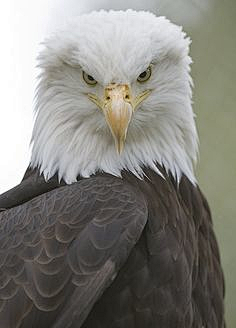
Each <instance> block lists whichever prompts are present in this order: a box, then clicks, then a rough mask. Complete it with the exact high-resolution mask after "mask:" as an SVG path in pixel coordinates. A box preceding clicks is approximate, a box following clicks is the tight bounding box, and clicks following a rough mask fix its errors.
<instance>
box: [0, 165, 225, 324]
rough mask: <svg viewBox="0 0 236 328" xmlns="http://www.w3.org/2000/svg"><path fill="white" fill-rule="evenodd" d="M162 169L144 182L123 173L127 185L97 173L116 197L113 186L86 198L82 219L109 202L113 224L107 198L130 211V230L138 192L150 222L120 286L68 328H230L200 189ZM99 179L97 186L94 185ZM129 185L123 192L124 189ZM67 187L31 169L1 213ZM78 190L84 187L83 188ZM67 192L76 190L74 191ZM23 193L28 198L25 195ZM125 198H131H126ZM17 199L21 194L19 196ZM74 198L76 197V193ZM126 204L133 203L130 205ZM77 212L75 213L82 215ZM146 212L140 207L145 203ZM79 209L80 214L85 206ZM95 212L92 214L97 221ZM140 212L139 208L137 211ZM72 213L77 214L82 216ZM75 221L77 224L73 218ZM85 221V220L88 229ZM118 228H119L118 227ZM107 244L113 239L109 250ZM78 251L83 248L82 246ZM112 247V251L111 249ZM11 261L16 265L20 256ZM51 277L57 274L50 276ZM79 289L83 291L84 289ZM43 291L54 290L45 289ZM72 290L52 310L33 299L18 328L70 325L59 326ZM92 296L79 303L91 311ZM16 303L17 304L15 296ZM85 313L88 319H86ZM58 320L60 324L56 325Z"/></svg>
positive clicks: (1, 201) (69, 286)
mask: <svg viewBox="0 0 236 328" xmlns="http://www.w3.org/2000/svg"><path fill="white" fill-rule="evenodd" d="M159 169H160V170H161V171H162V174H163V177H161V176H160V175H158V174H157V173H155V172H153V171H152V170H150V169H146V170H145V175H146V176H145V178H144V179H143V180H140V179H138V178H136V177H135V176H134V175H132V174H131V173H129V172H123V175H122V180H123V182H122V181H121V179H117V178H114V177H112V176H110V175H107V174H99V175H98V177H99V176H101V177H103V176H104V178H105V179H104V181H106V180H107V179H108V181H109V185H112V184H114V186H113V188H112V191H111V193H110V192H108V190H107V188H106V189H105V191H106V194H107V195H102V194H101V191H99V192H98V193H97V196H96V197H98V198H96V199H95V200H94V201H95V203H94V201H93V200H92V198H91V197H90V196H88V200H87V201H86V199H85V200H84V201H83V199H81V200H80V201H81V202H82V203H81V204H83V203H84V202H87V205H86V206H87V207H86V206H85V209H84V210H82V214H81V218H83V216H84V217H85V218H86V215H87V211H88V210H90V208H91V206H92V205H93V206H95V205H96V203H97V202H98V204H99V202H103V199H104V200H105V203H104V204H108V205H106V208H107V206H108V208H107V209H108V217H107V219H106V216H105V217H104V218H103V217H102V218H101V220H102V221H101V222H102V223H104V222H105V221H106V220H107V221H109V220H110V218H109V217H110V214H109V211H110V209H109V206H110V205H109V204H110V203H109V199H113V201H112V202H113V204H114V203H117V204H116V205H115V206H118V207H117V208H119V206H125V208H126V209H125V212H124V213H127V215H128V216H127V218H125V216H124V218H123V219H122V220H123V221H124V225H127V222H129V221H130V220H131V219H132V220H133V218H132V213H133V212H134V211H135V210H136V209H135V207H134V206H136V207H138V206H139V203H137V204H136V203H135V202H134V201H133V196H132V197H131V200H130V199H128V198H127V197H128V196H127V195H129V191H132V194H137V200H138V201H140V202H142V200H143V199H144V200H145V203H146V204H147V210H148V217H147V223H146V225H145V228H144V230H143V232H142V235H141V237H140V238H139V240H138V242H137V243H136V245H135V246H134V247H133V249H132V251H131V253H130V255H129V256H128V258H127V260H126V262H125V263H124V265H123V264H122V267H121V269H119V268H118V267H117V269H116V270H117V271H118V274H117V276H116V278H115V280H114V281H112V283H111V284H110V283H109V284H110V286H109V287H108V288H106V289H105V292H104V293H103V294H102V295H101V296H99V297H98V301H97V302H96V303H95V305H94V306H93V307H92V308H91V309H90V310H89V311H88V310H86V311H87V312H89V314H88V316H87V319H85V321H84V323H83V324H82V326H81V322H79V321H78V319H75V320H72V321H71V323H70V324H69V323H68V324H69V325H68V328H77V327H78V326H79V327H82V328H94V327H96V328H108V327H109V328H132V327H134V328H139V327H140V328H141V327H142V328H144V327H148V328H154V327H155V328H171V327H173V328H200V327H201V328H202V327H205V328H206V327H207V328H223V327H224V319H223V316H224V308H223V298H224V280H223V274H222V269H221V264H220V257H219V251H218V246H217V242H216V238H215V234H214V231H213V226H212V220H211V214H210V210H209V207H208V204H207V201H206V200H205V198H204V196H203V195H202V193H201V191H200V189H199V188H198V187H197V186H194V185H193V184H192V183H191V182H190V181H189V180H188V179H187V178H186V177H185V176H183V177H182V179H181V181H180V184H179V185H177V184H176V182H175V180H174V179H173V178H171V177H169V175H167V174H166V172H165V171H164V170H163V169H162V168H161V167H159ZM85 180H87V182H86V181H85V185H89V186H90V187H89V188H90V190H91V191H92V189H91V188H92V186H93V184H92V182H91V181H92V180H91V179H85ZM90 180H91V181H90ZM94 181H97V180H96V179H95V180H94ZM98 181H99V183H100V187H99V188H100V190H103V189H102V184H103V180H98ZM117 181H118V182H117ZM116 184H117V189H118V190H117V191H116ZM123 184H124V191H122V190H123ZM64 185H65V184H64V183H62V184H59V183H58V181H57V179H56V178H55V179H51V180H50V181H49V182H48V183H45V181H44V179H43V178H42V177H41V176H40V175H39V174H38V172H37V171H35V172H34V171H30V170H29V172H28V173H27V174H26V176H25V179H24V180H23V182H22V184H21V185H20V186H18V187H17V188H16V189H14V190H13V191H11V192H9V193H6V194H5V195H3V196H1V197H0V207H5V208H11V207H17V208H19V211H20V208H21V206H22V205H21V203H22V204H24V203H25V202H27V201H29V200H30V199H32V198H33V199H35V204H36V205H35V206H36V208H37V199H38V198H37V197H38V196H39V195H44V194H45V193H46V192H47V195H48V197H49V198H50V197H51V196H50V193H51V191H52V190H54V189H55V190H56V189H57V188H59V187H63V186H64ZM78 186H80V188H82V187H81V184H80V183H79V184H78ZM66 188H67V187H66ZM68 188H74V190H75V191H76V190H77V189H76V188H77V187H76V185H73V186H72V187H68ZM59 189H60V188H59ZM63 190H64V189H63V188H62V189H61V192H59V193H58V194H57V193H55V197H56V198H55V197H54V198H55V201H56V199H59V198H60V197H59V196H58V195H60V194H61V198H60V201H59V203H58V206H59V207H60V208H61V206H63V201H65V200H64V198H65V199H66V197H67V191H66V190H67V189H65V192H64V191H63ZM68 190H71V189H68ZM22 191H25V192H24V193H23V192H22ZM82 191H83V192H84V194H85V195H87V192H88V194H89V193H90V191H89V190H87V191H86V190H85V191H84V190H82ZM102 192H103V191H102ZM116 192H118V193H117V195H119V194H121V196H119V197H121V198H119V199H120V203H119V199H117V200H116ZM123 192H124V193H125V194H124V195H123V196H122V193H123ZM63 193H64V194H63ZM95 193H96V192H95ZM109 194H110V195H109ZM18 195H21V198H19V197H18ZM78 195H80V193H78ZM70 197H74V191H71V196H70ZM86 197H87V196H86ZM46 198H47V197H46ZM46 198H45V199H46ZM82 198H83V197H82ZM90 198H91V199H90ZM70 202H71V198H70ZM126 202H128V203H127V204H128V205H127V204H126ZM129 202H130V203H129ZM94 204H95V205H94ZM101 204H103V203H101ZM119 204H121V205H119ZM124 204H126V205H124ZM129 204H130V205H129ZM135 204H136V205H135ZM70 206H73V204H72V203H71V205H70ZM76 206H77V207H78V206H79V205H78V204H77V205H76ZM76 206H75V208H74V209H73V210H72V212H75V211H77V210H76V208H77V207H76ZM83 206H84V205H83ZM98 206H100V205H98ZM112 206H113V205H112ZM140 206H141V207H140V208H141V209H142V205H140ZM95 208H96V206H95ZM78 209H79V210H80V206H79V207H78ZM39 210H40V207H38V208H37V211H36V212H37V213H38V211H39ZM49 210H50V209H48V211H49ZM61 211H62V209H61V210H60V211H59V212H58V218H59V220H60V216H61ZM96 211H97V210H96ZM96 211H95V212H94V214H93V215H95V216H96V213H97V212H96ZM142 211H143V210H141V212H142ZM141 212H140V209H138V211H137V213H141ZM33 213H34V211H33ZM37 213H36V214H37ZM104 213H105V212H104ZM55 215H57V213H56V212H54V220H55ZM66 215H67V214H66ZM73 215H75V216H76V213H74V214H73ZM129 218H130V219H129ZM63 220H64V219H63ZM70 220H72V222H73V220H74V219H73V217H72V218H70ZM84 220H85V219H82V223H83V221H84ZM86 220H87V219H86ZM86 220H85V222H86ZM125 222H126V223H125ZM138 222H139V221H137V223H135V222H134V223H135V224H139V225H140V222H139V223H138ZM110 223H112V221H111V222H108V225H107V227H108V226H109V224H110ZM51 224H52V223H50V220H49V225H48V228H47V229H46V231H47V230H48V233H49V235H50V236H51V235H52V230H51V228H50V225H51ZM70 224H71V223H70ZM105 224H106V222H105ZM70 227H71V229H72V230H71V231H73V234H74V233H75V231H74V230H73V229H74V227H75V228H76V226H75V224H74V223H73V224H72V225H71V226H70ZM114 229H117V228H116V225H115V226H114ZM132 229H133V228H132ZM140 229H141V228H140ZM134 231H135V230H134V229H133V230H130V232H128V234H127V235H126V236H125V240H126V241H127V243H129V242H130V241H132V238H133V235H132V234H133V233H134ZM111 232H113V233H114V232H115V230H111ZM65 233H68V231H65ZM62 237H63V236H62ZM64 237H66V236H64ZM64 237H63V238H64ZM98 237H99V235H98ZM99 238H100V237H99ZM108 239H109V238H108ZM72 242H73V240H72ZM72 242H71V244H70V243H68V246H66V247H68V252H69V247H70V249H71V246H72ZM82 242H83V239H82ZM100 242H102V240H101V241H100ZM109 242H110V241H109V240H108V245H109ZM95 244H96V243H95ZM79 246H80V243H78V247H79ZM106 247H107V249H108V250H109V246H106ZM64 248H65V247H64ZM65 250H66V248H65ZM95 250H96V252H95V253H94V254H92V255H91V256H92V261H94V260H96V257H97V255H98V251H99V247H97V246H96V247H95ZM70 252H71V250H70ZM76 252H77V251H76ZM122 252H123V253H124V252H126V253H127V250H126V249H125V250H122V251H120V253H119V256H120V257H121V258H123V257H124V256H123V253H122ZM65 254H66V253H65ZM104 254H105V253H104ZM127 254H128V253H127ZM3 255H4V254H3ZM65 256H66V255H65ZM78 256H79V255H78ZM86 256H88V257H90V254H89V253H88V252H87V253H86ZM125 256H126V255H125ZM11 260H14V257H13V258H11ZM76 261H77V260H76ZM76 261H75V262H76ZM118 262H119V259H118ZM63 263H64V262H63ZM76 263H77V262H76ZM91 263H92V262H91ZM90 265H91V264H90ZM118 266H119V264H118ZM66 268H67V269H66V272H68V270H69V267H68V265H66ZM72 269H73V268H72ZM48 270H50V268H49V269H48ZM72 271H73V270H72ZM92 272H93V269H92ZM105 273H106V272H105ZM49 274H52V273H50V272H49ZM63 277H64V276H63ZM63 277H62V278H63ZM114 277H115V276H114ZM63 279H64V278H63ZM112 280H113V278H112ZM62 281H63V280H62ZM39 282H40V281H39ZM41 283H42V281H41ZM45 283H46V281H45ZM23 284H24V282H23ZM55 284H58V286H60V282H56V283H55ZM61 285H62V284H61ZM43 286H44V285H42V286H41V288H43ZM81 286H82V287H83V283H82V284H81ZM0 287H1V286H0ZM36 287H37V286H36ZM45 288H48V287H46V286H45ZM74 291H75V287H74V285H73V283H70V280H68V281H67V283H66V285H65V288H64V291H63V290H62V292H61V293H62V294H61V295H63V293H64V295H63V299H64V301H63V302H59V303H60V306H59V307H57V308H56V309H55V310H54V311H53V310H50V311H45V312H44V311H38V310H37V308H36V307H33V308H32V305H31V303H29V300H27V304H28V307H27V311H29V314H27V313H26V312H27V311H26V312H25V318H24V319H22V320H23V321H22V325H20V326H19V328H28V327H30V326H31V324H32V322H35V323H36V322H37V324H38V327H41V326H42V325H43V327H45V328H46V327H48V328H49V327H64V324H60V319H59V321H58V318H59V317H60V316H61V315H62V314H63V313H64V312H65V313H66V311H67V310H68V311H70V309H68V304H67V303H68V302H69V301H70V298H71V295H74ZM12 295H13V294H12ZM17 295H18V296H17V297H18V298H17V299H20V298H19V297H20V296H19V293H18V294H17ZM91 295H93V294H92V292H90V294H88V295H86V293H85V295H84V296H83V297H84V298H83V300H82V303H79V304H82V305H83V306H84V307H85V308H86V304H85V303H84V302H87V301H88V299H89V297H91ZM12 300H13V301H14V297H13V299H12ZM75 300H76V298H75ZM88 303H89V301H88ZM72 305H73V302H72ZM17 309H18V307H17V305H16V304H14V302H13V303H12V311H13V312H12V314H13V315H14V311H16V313H17ZM30 309H31V310H30ZM0 310H1V309H0ZM65 310H66V311H65ZM77 310H78V309H77V308H75V310H73V311H75V313H76V311H77ZM86 311H85V313H87V312H86ZM0 312H1V311H0ZM69 313H70V312H69ZM72 315H73V313H72ZM84 315H85V314H84ZM86 315H87V314H86ZM75 318H76V315H75ZM65 320H68V319H65ZM83 320H84V319H83ZM55 321H56V322H57V324H58V326H57V325H56V326H54V322H55ZM66 322H67V321H66ZM8 327H12V326H11V325H10V326H7V327H6V328H8Z"/></svg>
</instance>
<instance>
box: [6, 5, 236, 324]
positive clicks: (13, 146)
mask: <svg viewBox="0 0 236 328" xmlns="http://www.w3.org/2000/svg"><path fill="white" fill-rule="evenodd" d="M128 7H131V8H135V9H149V10H152V11H155V12H158V13H159V14H164V15H166V16H168V17H169V18H171V19H172V20H173V21H174V22H176V23H178V24H180V25H183V26H184V29H185V30H186V31H187V32H188V34H189V35H190V36H191V38H192V40H193V43H192V46H191V55H192V57H193V60H194V64H193V66H192V75H193V79H194V84H195V88H194V110H195V112H196V114H197V126H198V131H199V135H200V161H199V164H198V167H197V175H198V178H199V184H200V186H201V188H202V189H203V191H204V193H205V194H206V196H207V198H208V200H209V203H210V206H211V209H212V213H213V218H214V224H215V230H216V233H217V237H218V241H219V244H220V248H221V255H222V262H223V266H224V271H225V278H226V312H227V324H228V328H235V327H236V305H235V303H236V243H235V237H234V234H235V229H236V218H235V210H236V170H235V169H236V151H235V150H236V149H235V141H236V140H235V139H236V138H235V137H236V113H235V107H236V64H235V61H236V0H224V1H223V0H159V1H158V0H149V1H143V0H139V1H138V0H136V1H135V0H133V1H132V0H120V1H118V0H115V1H111V0H110V1H108V0H103V1H102V0H97V1H96V0H90V1H84V2H83V1H78V0H77V1H76V0H40V1H34V0H21V1H19V0H8V1H7V2H4V3H1V4H0V40H1V43H0V65H1V66H0V72H1V74H0V90H1V94H0V96H1V98H0V99H1V105H0V193H2V192H4V191H6V190H8V189H9V188H11V187H13V186H14V185H16V184H17V183H19V182H20V180H21V178H22V175H23V173H24V171H25V169H26V167H27V165H28V161H29V156H30V151H29V143H30V135H31V129H32V122H33V115H32V113H33V94H34V88H35V76H36V75H37V70H36V69H35V68H34V67H35V65H36V61H35V57H36V54H37V52H38V50H39V46H38V44H39V42H40V41H42V39H43V37H44V36H45V35H46V34H47V33H49V32H50V31H52V30H53V29H55V27H56V26H57V25H61V23H62V22H63V21H64V20H66V19H67V17H69V16H70V15H72V14H73V15H75V14H78V13H80V12H86V11H89V10H91V9H99V8H114V9H124V8H128Z"/></svg>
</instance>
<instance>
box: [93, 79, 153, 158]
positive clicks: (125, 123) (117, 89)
mask: <svg viewBox="0 0 236 328" xmlns="http://www.w3.org/2000/svg"><path fill="white" fill-rule="evenodd" d="M150 93H151V90H146V91H144V92H142V93H141V94H139V95H138V96H137V97H136V98H135V99H133V98H132V94H131V90H130V87H129V86H128V85H127V84H115V83H111V84H109V85H108V86H107V87H106V88H105V89H104V99H103V100H101V99H99V98H98V97H97V96H96V95H95V94H88V97H89V99H90V100H91V101H92V102H94V103H95V104H96V105H97V106H98V107H99V108H101V109H102V111H103V113H104V115H105V118H106V121H107V124H108V126H109V128H110V131H111V133H112V135H113V137H114V140H115V144H116V149H117V151H118V153H119V154H121V152H122V150H123V148H124V144H125V139H126V135H127V131H128V127H129V123H130V121H131V117H132V114H133V112H134V110H135V108H136V107H137V106H138V105H139V104H140V103H141V102H142V101H143V100H144V99H146V98H147V97H148V96H149V94H150Z"/></svg>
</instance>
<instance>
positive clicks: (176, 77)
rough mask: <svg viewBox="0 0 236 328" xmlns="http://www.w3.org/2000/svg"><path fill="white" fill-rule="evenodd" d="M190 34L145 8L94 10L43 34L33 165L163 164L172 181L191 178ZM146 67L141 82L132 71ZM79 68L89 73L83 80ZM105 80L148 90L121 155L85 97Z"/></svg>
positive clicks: (73, 172) (52, 169)
mask: <svg viewBox="0 0 236 328" xmlns="http://www.w3.org/2000/svg"><path fill="white" fill-rule="evenodd" d="M189 43H190V40H189V39H188V38H186V36H185V34H184V33H183V32H182V29H181V28H180V27H178V26H176V25H174V24H172V23H170V22H169V21H168V20H167V19H165V18H164V17H156V16H155V15H153V14H151V13H148V12H135V11H132V10H128V11H125V12H123V11H117V12H116V11H109V12H105V11H100V12H92V13H90V14H86V15H82V16H80V17H79V18H77V19H76V20H74V21H73V22H72V23H71V24H70V25H69V26H68V27H67V28H66V29H65V30H64V31H63V32H58V33H56V34H55V35H53V36H52V37H51V38H49V39H48V40H46V42H45V48H44V50H43V51H42V52H41V54H40V56H39V66H40V67H41V70H42V73H41V75H40V81H39V86H38V92H37V106H36V112H37V116H36V120H35V125H34V130H33V136H32V141H33V149H32V158H31V166H32V167H39V168H40V170H41V172H43V174H44V176H45V178H46V179H48V178H50V177H52V176H53V175H54V174H55V173H58V176H59V179H61V178H63V179H64V180H65V181H66V182H67V183H72V182H75V181H76V178H77V176H79V175H81V176H83V177H88V176H90V175H92V174H94V173H95V172H98V171H104V172H107V173H111V174H113V175H116V176H119V175H120V173H121V171H122V170H123V169H127V170H129V171H131V172H133V173H134V174H135V175H137V176H139V177H142V167H144V166H149V167H151V168H153V169H154V170H156V171H158V169H157V168H156V165H155V163H156V162H158V163H159V164H161V165H163V166H164V167H165V168H166V170H167V171H170V172H171V173H172V174H173V176H174V177H176V179H177V180H179V179H180V177H181V175H182V174H183V173H184V174H185V175H186V176H187V177H188V178H189V179H190V180H191V181H192V182H194V181H195V178H194V173H193V165H192V164H193V162H194V161H195V160H196V157H197V148H198V138H197V132H196V128H195V123H194V114H193V112H192V107H191V78H190V76H189V72H190V68H189V65H190V63H191V59H190V57H189V56H188V52H189ZM149 65H151V66H152V76H151V78H150V79H149V80H148V81H147V82H145V83H138V82H137V77H138V76H139V74H140V73H142V72H143V71H144V70H145V69H146V68H147V67H148V66H149ZM82 71H85V72H86V73H88V74H89V75H91V76H93V77H94V78H95V79H96V80H97V81H98V83H97V84H96V86H89V85H87V84H86V83H85V82H84V80H83V78H82ZM111 82H116V83H126V84H129V85H130V87H131V89H132V92H133V94H134V95H136V94H138V93H140V92H142V91H144V90H146V89H152V93H151V94H150V96H149V97H148V98H147V99H146V100H144V101H143V102H142V103H141V104H140V106H139V107H138V108H137V110H136V111H135V113H134V115H133V117H132V121H131V123H130V125H129V129H128V134H127V139H126V142H125V148H124V151H123V152H122V154H121V155H119V154H118V153H117V151H116V149H115V147H114V141H113V137H112V135H111V132H110V131H109V128H108V126H107V124H106V121H105V118H104V115H103V113H102V111H101V110H100V109H98V108H97V107H96V105H95V104H93V103H92V102H91V101H90V100H89V99H88V97H87V94H88V93H90V92H91V88H92V92H93V93H95V94H97V95H98V96H101V95H102V94H103V90H104V87H105V86H106V85H107V84H108V83H111Z"/></svg>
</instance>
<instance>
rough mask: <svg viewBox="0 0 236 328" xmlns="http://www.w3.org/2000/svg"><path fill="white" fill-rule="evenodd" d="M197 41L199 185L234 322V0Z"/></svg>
mask: <svg viewBox="0 0 236 328" xmlns="http://www.w3.org/2000/svg"><path fill="white" fill-rule="evenodd" d="M189 34H190V35H191V38H192V40H193V43H192V46H191V55H192V58H193V60H194V64H193V66H192V76H193V80H194V84H195V88H194V111H195V113H196V115H197V126H198V131H199V137H200V161H199V163H198V166H197V174H198V178H199V184H200V186H201V188H202V190H203V192H204V193H205V195H206V196H207V198H208V201H209V203H210V207H211V210H212V214H213V220H214V226H215V231H216V234H217V238H218V242H219V244H220V250H221V257H222V262H223V267H224V273H225V279H226V322H227V327H228V328H235V327H236V242H235V235H234V234H235V231H236V147H235V143H236V0H227V1H224V0H221V1H216V2H215V5H214V6H213V8H212V9H211V10H210V11H209V13H208V15H207V17H206V18H205V19H204V20H202V22H201V25H200V26H198V28H197V29H194V30H193V31H189Z"/></svg>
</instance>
